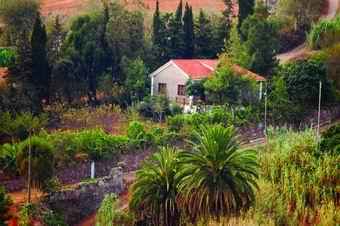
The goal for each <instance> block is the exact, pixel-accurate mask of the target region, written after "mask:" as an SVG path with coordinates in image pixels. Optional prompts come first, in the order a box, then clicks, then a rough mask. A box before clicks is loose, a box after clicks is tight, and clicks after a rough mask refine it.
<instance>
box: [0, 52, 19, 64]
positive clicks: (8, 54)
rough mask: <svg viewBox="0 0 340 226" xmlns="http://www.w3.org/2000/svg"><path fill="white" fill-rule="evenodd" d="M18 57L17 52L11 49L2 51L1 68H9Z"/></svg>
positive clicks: (0, 57)
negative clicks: (11, 61) (10, 63)
mask: <svg viewBox="0 0 340 226" xmlns="http://www.w3.org/2000/svg"><path fill="white" fill-rule="evenodd" d="M15 57H16V52H15V51H14V50H13V49H10V48H3V49H1V50H0V67H7V66H8V65H9V62H10V60H11V59H12V58H15Z"/></svg>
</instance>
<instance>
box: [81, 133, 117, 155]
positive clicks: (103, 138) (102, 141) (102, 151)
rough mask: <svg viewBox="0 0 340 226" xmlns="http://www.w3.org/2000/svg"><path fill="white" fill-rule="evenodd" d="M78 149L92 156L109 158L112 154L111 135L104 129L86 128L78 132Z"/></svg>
mask: <svg viewBox="0 0 340 226" xmlns="http://www.w3.org/2000/svg"><path fill="white" fill-rule="evenodd" d="M75 146H76V149H77V151H81V152H85V153H88V154H90V156H91V157H92V158H95V159H98V158H104V159H108V158H109V156H110V150H111V147H110V136H109V135H107V134H106V133H105V132H104V130H102V129H92V130H84V131H81V132H78V133H76V137H75Z"/></svg>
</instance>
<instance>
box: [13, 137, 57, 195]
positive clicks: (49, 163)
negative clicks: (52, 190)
mask: <svg viewBox="0 0 340 226" xmlns="http://www.w3.org/2000/svg"><path fill="white" fill-rule="evenodd" d="M29 143H30V145H31V152H32V155H31V184H32V186H33V187H35V188H39V189H42V188H43V187H44V183H45V182H46V181H48V179H50V178H52V176H53V171H54V166H55V162H54V156H53V152H52V145H51V144H50V143H49V142H47V141H46V140H44V139H42V138H40V137H36V136H32V137H29V138H28V139H26V140H25V141H24V144H23V149H22V151H21V152H20V154H19V155H18V157H17V165H18V167H19V171H20V174H21V175H22V176H23V177H24V179H25V183H26V184H27V183H28V167H29V161H28V154H29Z"/></svg>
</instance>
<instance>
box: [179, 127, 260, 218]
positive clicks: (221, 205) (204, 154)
mask: <svg viewBox="0 0 340 226" xmlns="http://www.w3.org/2000/svg"><path fill="white" fill-rule="evenodd" d="M195 137H196V139H197V140H198V143H196V142H190V144H191V146H192V151H190V152H189V151H188V152H182V153H180V154H179V158H180V159H181V162H180V168H179V170H178V171H177V172H178V173H177V175H176V179H178V181H179V182H178V190H179V192H180V194H179V198H178V205H179V206H180V207H181V209H184V210H185V213H186V214H188V215H189V217H190V219H191V220H192V221H193V222H197V221H198V220H201V219H203V220H206V219H208V218H215V219H217V220H220V219H221V217H223V216H226V217H230V216H235V215H239V214H240V212H241V211H244V210H247V209H249V207H250V206H251V205H252V204H253V203H254V201H255V194H254V188H257V183H256V179H257V178H258V169H259V164H258V158H257V152H256V151H254V150H240V149H239V145H240V143H241V142H240V140H239V139H238V137H237V136H236V131H235V130H234V128H233V127H232V126H230V127H227V128H224V127H223V126H221V125H214V126H201V127H200V130H199V131H197V132H196V133H195Z"/></svg>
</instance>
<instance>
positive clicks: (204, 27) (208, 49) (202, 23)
mask: <svg viewBox="0 0 340 226" xmlns="http://www.w3.org/2000/svg"><path fill="white" fill-rule="evenodd" d="M195 29H196V32H195V40H196V41H195V51H196V55H197V57H199V58H215V57H216V53H215V52H214V51H213V46H214V43H213V31H212V26H211V22H210V19H209V18H208V16H207V15H206V14H205V13H204V12H203V10H200V12H199V15H198V19H197V23H196V28H195Z"/></svg>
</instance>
